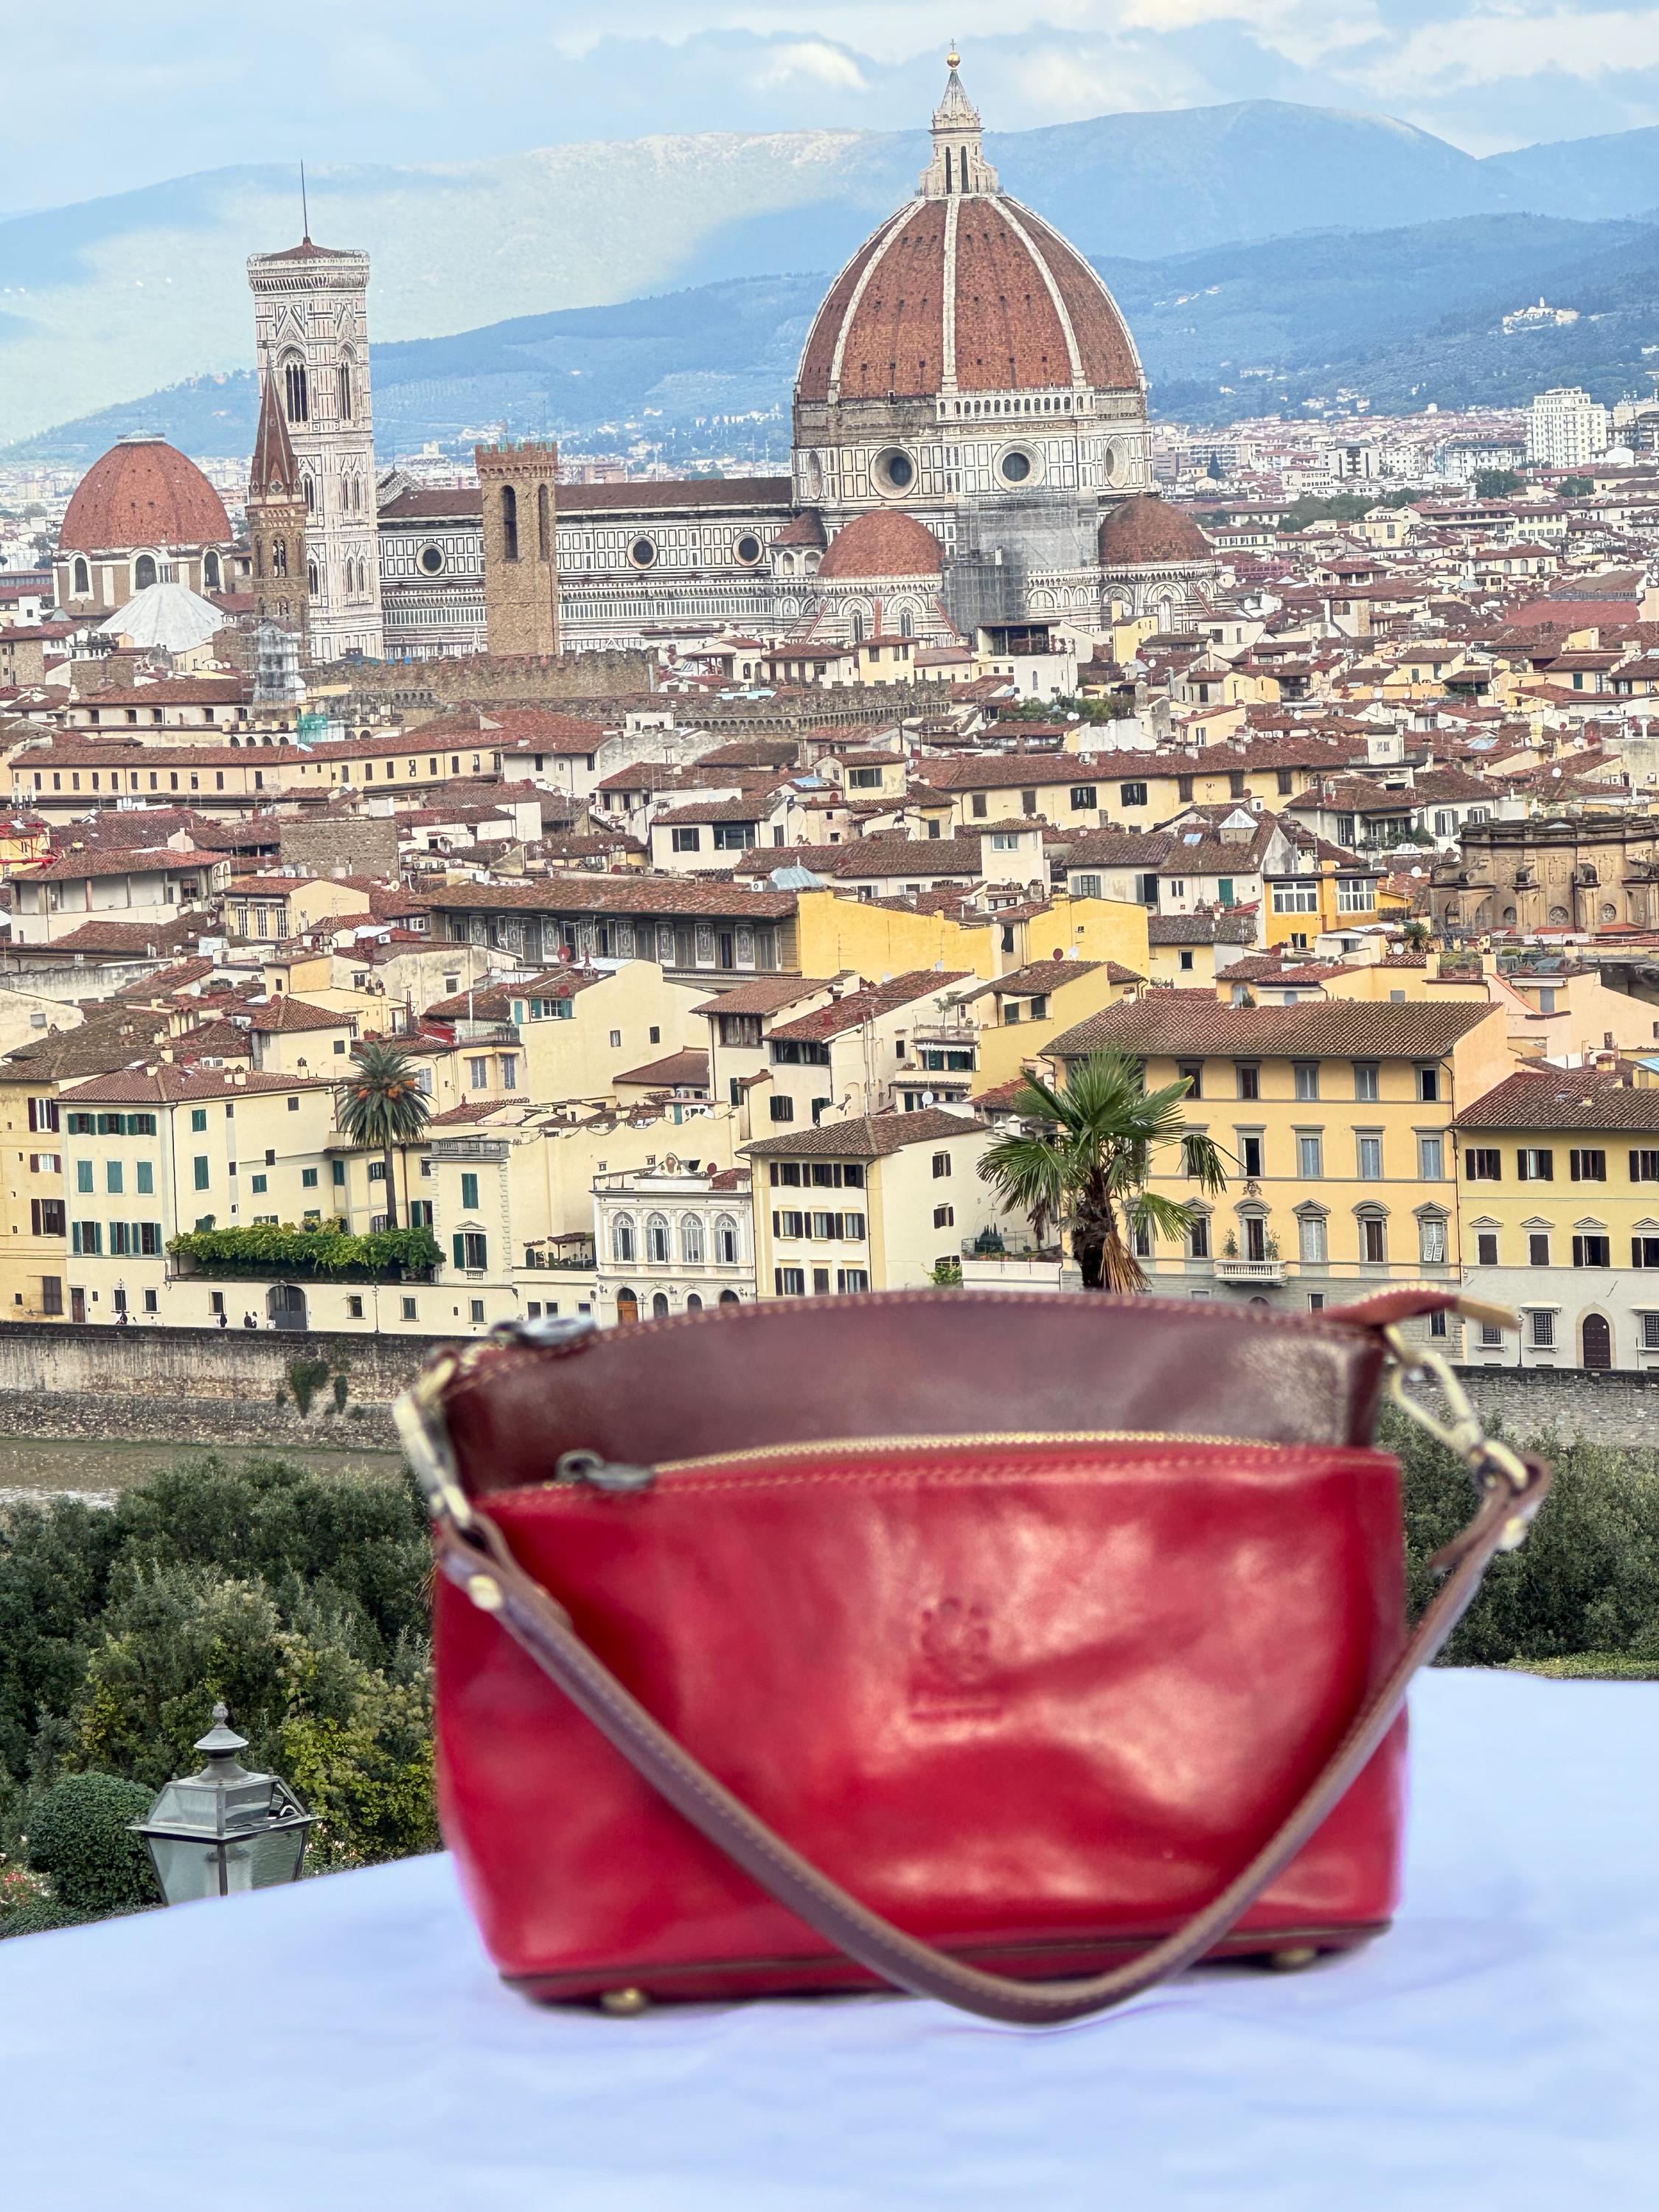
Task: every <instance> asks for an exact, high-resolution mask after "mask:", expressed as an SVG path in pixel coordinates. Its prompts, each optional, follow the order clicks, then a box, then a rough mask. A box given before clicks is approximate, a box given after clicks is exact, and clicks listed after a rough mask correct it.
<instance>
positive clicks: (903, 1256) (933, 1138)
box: [744, 1107, 1002, 1298]
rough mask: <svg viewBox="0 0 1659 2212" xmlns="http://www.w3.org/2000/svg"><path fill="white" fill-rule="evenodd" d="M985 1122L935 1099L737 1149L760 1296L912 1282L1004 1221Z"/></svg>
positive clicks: (950, 1262)
mask: <svg viewBox="0 0 1659 2212" xmlns="http://www.w3.org/2000/svg"><path fill="white" fill-rule="evenodd" d="M993 1142H994V1136H993V1134H992V1132H991V1131H990V1130H988V1129H987V1128H986V1127H985V1126H984V1125H983V1123H981V1122H980V1121H975V1119H973V1118H972V1117H971V1116H970V1115H968V1114H965V1113H951V1112H948V1111H946V1110H945V1109H943V1108H940V1107H932V1108H928V1109H923V1110H921V1111H920V1112H917V1113H914V1114H893V1113H888V1114H878V1115H870V1116H867V1117H864V1116H860V1118H858V1119H855V1120H853V1121H826V1122H823V1124H822V1125H821V1126H820V1127H817V1128H808V1129H797V1130H793V1131H792V1132H790V1133H787V1134H785V1135H781V1136H776V1137H765V1138H763V1139H761V1140H760V1141H759V1142H758V1143H757V1144H752V1145H747V1146H744V1151H745V1152H746V1153H747V1154H748V1156H749V1158H750V1162H751V1164H752V1165H753V1169H754V1178H755V1180H754V1194H755V1275H756V1283H757V1288H758V1291H759V1294H760V1296H761V1297H763V1298H774V1297H830V1296H841V1295H844V1294H847V1293H849V1292H853V1291H898V1290H916V1289H921V1288H922V1287H924V1286H925V1285H927V1284H928V1283H930V1282H932V1281H933V1279H934V1278H935V1276H936V1274H937V1273H938V1272H939V1270H940V1269H942V1268H952V1267H958V1266H959V1265H960V1263H961V1259H962V1253H963V1246H964V1244H969V1245H971V1243H973V1241H974V1239H975V1237H977V1236H978V1235H979V1234H980V1233H981V1231H984V1230H987V1229H991V1228H994V1227H996V1226H997V1225H999V1224H1000V1220H1001V1218H1002V1217H1001V1215H1000V1210H999V1207H998V1205H997V1201H996V1199H995V1197H994V1194H993V1193H992V1191H991V1188H990V1187H989V1185H988V1184H987V1183H985V1182H981V1180H980V1177H979V1175H978V1172H977V1170H978V1165H979V1162H980V1161H981V1159H982V1158H984V1156H985V1153H986V1152H987V1149H988V1148H989V1146H991V1145H992V1143H993Z"/></svg>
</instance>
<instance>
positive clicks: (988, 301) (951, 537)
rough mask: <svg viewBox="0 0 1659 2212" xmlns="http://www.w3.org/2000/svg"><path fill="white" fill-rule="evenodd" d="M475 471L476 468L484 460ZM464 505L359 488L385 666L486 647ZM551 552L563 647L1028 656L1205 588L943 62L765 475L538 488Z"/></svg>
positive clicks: (442, 496)
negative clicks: (929, 110) (894, 200)
mask: <svg viewBox="0 0 1659 2212" xmlns="http://www.w3.org/2000/svg"><path fill="white" fill-rule="evenodd" d="M479 466H480V470H481V471H482V472H483V473H485V474H489V473H490V472H492V471H493V472H494V473H495V474H496V475H499V473H500V466H501V465H500V460H499V457H498V456H497V455H496V454H495V452H494V450H493V449H481V451H480V455H479ZM486 496H489V493H488V492H486V493H485V494H483V495H481V494H480V492H479V491H478V490H477V489H473V488H471V487H467V488H465V489H457V490H453V491H434V490H428V489H423V488H420V487H417V486H415V485H413V484H410V483H407V482H403V481H399V480H398V479H397V478H396V477H393V478H392V479H390V480H388V481H387V482H386V483H385V484H384V485H383V494H382V503H381V507H380V578H381V593H382V599H383V604H384V606H385V611H386V630H385V638H386V654H387V657H388V658H390V659H426V658H429V657H432V656H434V655H436V654H447V653H465V652H469V651H482V650H483V649H484V647H485V642H486V637H487V635H488V623H487V618H486V588H485V586H486V574H485V570H486V557H487V556H486V544H485V532H484V527H483V520H484V518H483V500H484V497H486ZM555 536H556V566H557V571H558V609H557V627H558V635H559V637H560V640H561V642H562V646H563V647H564V648H565V649H567V650H580V649H582V648H584V647H589V648H593V647H611V646H637V645H640V644H641V643H646V644H649V643H651V642H653V641H658V640H660V639H663V638H665V637H667V636H670V635H675V634H681V635H684V633H687V632H692V633H695V632H696V631H698V630H704V631H709V630H714V629H737V630H741V631H747V632H750V633H753V634H756V635H759V636H761V637H764V638H767V639H779V638H791V637H796V638H801V639H811V640H813V641H821V642H826V643H827V642H830V641H851V640H857V639H860V638H863V637H867V636H872V635H879V634H881V633H882V632H884V631H891V632H893V633H894V634H896V635H903V636H913V637H915V638H917V639H920V640H923V641H939V642H943V641H952V640H956V639H958V638H961V639H967V640H969V641H971V640H972V639H973V638H974V637H975V635H976V634H978V633H979V632H981V631H989V632H990V633H991V634H992V635H994V636H998V635H1000V636H1002V637H1004V638H1006V637H1011V636H1015V635H1018V636H1020V637H1023V638H1024V639H1027V640H1029V639H1030V637H1031V636H1032V635H1033V633H1041V632H1042V630H1044V629H1047V628H1048V627H1049V626H1051V625H1053V624H1054V623H1067V624H1071V625H1074V626H1076V627H1078V628H1080V629H1096V628H1098V627H1100V626H1102V625H1103V624H1104V623H1108V622H1109V620H1110V619H1111V618H1112V617H1113V615H1114V613H1125V614H1146V615H1150V616H1152V617H1155V618H1157V619H1158V620H1159V621H1160V622H1161V623H1163V624H1164V626H1166V627H1173V626H1176V625H1178V624H1179V623H1182V621H1183V620H1187V619H1189V618H1190V617H1192V616H1193V615H1194V613H1195V612H1196V611H1198V610H1199V609H1200V607H1201V606H1202V605H1203V604H1204V601H1205V594H1206V587H1207V586H1208V585H1209V583H1210V582H1211V581H1212V580H1213V578H1214V575H1215V574H1216V568H1215V561H1214V556H1213V554H1212V550H1211V548H1210V546H1209V544H1208V543H1207V541H1206V538H1204V535H1203V533H1202V532H1201V531H1200V529H1199V528H1198V526H1196V524H1194V522H1193V521H1192V520H1190V519H1189V518H1188V517H1187V516H1186V515H1184V514H1182V513H1180V512H1179V511H1178V510H1177V509H1176V508H1173V507H1166V506H1165V505H1164V502H1163V501H1160V500H1158V499H1157V498H1156V497H1155V496H1153V495H1152V457H1151V446H1150V438H1149V435H1148V430H1147V421H1146V378H1145V375H1144V374H1143V373H1142V370H1141V366H1140V361H1139V356H1138V354H1137V353H1136V350H1135V346H1134V341H1133V337H1131V336H1130V333H1129V331H1128V327H1127V325H1126V323H1125V322H1124V319H1123V317H1122V315H1121V313H1120V312H1119V310H1118V307H1117V305H1116V303H1115V301H1114V300H1113V298H1112V296H1111V295H1110V293H1109V291H1108V290H1107V289H1106V286H1105V285H1104V284H1103V283H1102V281H1101V279H1100V278H1099V276H1097V274H1096V272H1095V271H1094V270H1093V269H1092V268H1091V266H1090V264H1089V263H1088V262H1087V261H1086V260H1085V258H1084V257H1083V256H1082V255H1081V254H1080V253H1079V252H1077V251H1076V249H1075V248H1074V247H1073V246H1069V245H1068V244H1067V243H1066V240H1064V239H1062V238H1061V237H1060V235H1059V234H1058V233H1057V232H1055V231H1054V229H1053V228H1051V227H1050V226H1049V225H1048V223H1046V222H1043V220H1042V217H1041V216H1037V215H1036V214H1034V213H1033V212H1032V211H1031V210H1030V209H1028V208H1025V207H1023V206H1021V205H1020V204H1019V203H1018V202H1017V201H1016V200H1014V199H1012V197H1009V196H1008V195H1007V194H1006V193H1005V192H1004V191H1003V190H1002V188H1001V184H1000V179H999V178H998V176H997V173H996V171H995V170H994V168H993V167H992V166H991V165H990V163H989V162H988V161H987V160H986V158H985V152H984V143H983V131H982V125H981V119H980V117H979V114H978V112H977V111H976V110H975V107H974V106H973V104H972V102H971V101H970V100H969V98H968V95H967V93H966V92H965V90H964V89H963V84H962V80H961V78H960V76H958V74H957V57H956V56H955V55H952V56H951V62H950V76H949V79H948V82H947V83H946V86H945V96H944V98H943V100H941V101H940V103H939V108H938V110H937V111H936V112H935V114H934V117H933V158H932V161H930V163H929V165H928V167H927V169H926V170H925V171H924V173H923V174H922V177H921V181H920V184H919V185H918V188H917V192H916V195H915V197H914V198H913V199H912V200H910V201H908V202H907V204H905V205H904V206H903V207H902V208H901V209H900V210H898V211H897V213H896V215H894V216H891V217H890V219H889V220H888V221H887V222H884V223H883V224H882V225H881V226H880V227H879V228H878V229H877V230H876V231H875V233H874V234H872V236H871V237H870V238H868V239H867V240H866V241H865V242H864V244H863V245H862V246H860V248H859V250H858V252H856V253H855V254H854V256H853V258H852V259H851V260H850V261H849V262H848V264H847V265H846V267H845V268H844V269H843V270H842V271H841V273H840V274H839V275H838V276H837V277H836V280H835V283H833V284H832V285H831V286H830V288H829V293H828V294H827V295H826V296H825V299H824V301H823V306H822V307H821V308H820V309H819V311H818V313H817V317H816V318H815V319H814V321H813V324H812V327H811V331H810V333H809V334H808V337H807V340H806V344H805V349H804V351H803V354H802V357H801V363H800V368H799V374H798V376H797V380H796V385H795V393H794V410H793V464H792V468H791V472H790V474H789V475H788V476H787V477H750V478H744V479H726V480H718V479H709V478H689V479H684V480H682V481H678V482H666V483H664V482H648V481H641V482H634V483H611V484H564V485H561V486H560V487H559V489H558V493H557V513H556V526H555ZM495 557H497V556H495V554H494V553H493V552H492V553H491V554H490V556H489V558H490V559H491V560H492V561H493V559H494V558H495Z"/></svg>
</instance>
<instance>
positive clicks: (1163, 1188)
mask: <svg viewBox="0 0 1659 2212" xmlns="http://www.w3.org/2000/svg"><path fill="white" fill-rule="evenodd" d="M1109 1046H1116V1047H1117V1048H1120V1049H1121V1050H1123V1051H1125V1052H1128V1053H1131V1054H1134V1055H1135V1056H1136V1057H1137V1058H1139V1060H1142V1061H1143V1062H1144V1064H1145V1066H1146V1083H1147V1087H1148V1088H1149V1089H1151V1090H1159V1089H1161V1088H1163V1086H1164V1085H1166V1084H1170V1083H1175V1082H1177V1081H1183V1080H1184V1081H1185V1082H1186V1083H1187V1084H1188V1101H1187V1105H1186V1109H1185V1111H1186V1118H1187V1122H1188V1127H1190V1128H1191V1129H1193V1130H1194V1131H1196V1132H1199V1133H1204V1134H1207V1135H1208V1136H1209V1137H1211V1138H1212V1139H1213V1140H1214V1142H1215V1143H1216V1145H1217V1146H1218V1147H1219V1148H1220V1150H1221V1152H1222V1155H1223V1158H1224V1159H1225V1161H1226V1163H1227V1172H1228V1186H1227V1188H1226V1190H1225V1192H1224V1193H1223V1194H1221V1195H1220V1196H1219V1197H1218V1198H1215V1199H1213V1200H1209V1199H1202V1198H1200V1216H1199V1219H1198V1221H1197V1223H1196V1224H1195V1226H1194V1231H1193V1233H1192V1234H1191V1235H1190V1236H1189V1237H1188V1239H1187V1240H1186V1243H1185V1244H1184V1246H1183V1248H1182V1249H1181V1250H1179V1251H1171V1250H1169V1249H1164V1248H1163V1247H1160V1246H1158V1245H1157V1244H1152V1245H1149V1246H1148V1249H1147V1250H1146V1255H1145V1264H1146V1266H1147V1267H1148V1272H1149V1273H1151V1274H1152V1277H1153V1279H1154V1287H1155V1288H1156V1289H1157V1290H1158V1291H1163V1292H1164V1293H1166V1294H1169V1295H1172V1296H1175V1297H1218V1296H1221V1297H1227V1296H1244V1297H1252V1298H1259V1299H1261V1300H1262V1301H1263V1302H1265V1303H1267V1304H1285V1303H1291V1304H1298V1305H1302V1306H1304V1307H1309V1306H1311V1307H1315V1308H1317V1307H1319V1306H1322V1305H1324V1304H1338V1303H1340V1302H1341V1301H1343V1300H1345V1299H1351V1298H1354V1297H1363V1296H1364V1295H1365V1294H1366V1292H1367V1291H1370V1290H1374V1289H1376V1288H1378V1287H1380V1286H1383V1285H1387V1284H1388V1283H1389V1282H1416V1281H1419V1280H1421V1279H1425V1278H1429V1279H1444V1280H1445V1281H1447V1282H1448V1283H1449V1284H1455V1283H1456V1281H1457V1279H1458V1274H1457V1269H1458V1261H1459V1254H1458V1245H1457V1182H1456V1179H1455V1158H1454V1152H1453V1146H1452V1138H1451V1131H1452V1127H1453V1125H1454V1122H1455V1116H1456V1113H1457V1109H1458V1107H1459V1105H1460V1103H1467V1102H1469V1101H1471V1100H1473V1099H1474V1098H1477V1097H1480V1096H1481V1095H1483V1094H1484V1093H1485V1092H1486V1091H1489V1090H1490V1089H1492V1087H1493V1086H1494V1085H1496V1084H1497V1083H1498V1082H1499V1081H1501V1080H1502V1079H1503V1078H1504V1075H1505V1074H1507V1073H1508V1072H1509V1069H1510V1065H1511V1062H1510V1056H1509V1048H1508V1044H1507V1041H1506V1037H1505V1024H1504V1015H1503V1012H1502V1011H1501V1009H1499V1008H1498V1007H1495V1006H1430V1005H1427V1004H1424V1003H1420V1002H1419V1003H1417V1004H1407V1005H1405V1006H1396V1005H1394V1004H1392V1003H1389V1004H1387V1005H1377V1006H1372V1005H1355V1004H1339V1003H1328V1002H1321V1001H1310V1002H1308V1003H1306V1004H1301V1005H1297V1006H1248V1007H1233V1006H1222V1005H1220V1004H1219V1003H1218V1000H1217V999H1216V997H1215V995H1214V994H1213V993H1212V992H1197V991H1160V992H1153V993H1151V994H1147V995H1146V996H1145V997H1144V998H1140V999H1138V1000H1133V1001H1129V1002H1127V1003H1125V1004H1122V1005H1119V1006H1112V1007H1109V1008H1108V1009H1107V1011H1106V1012H1104V1013H1102V1014H1097V1015H1096V1016H1095V1017H1094V1018H1093V1019H1092V1020H1090V1021H1087V1022H1084V1023H1082V1024H1079V1026H1078V1027H1077V1028H1076V1029H1074V1030H1069V1031H1067V1032H1066V1033H1065V1034H1064V1035H1062V1036H1059V1037H1056V1038H1055V1039H1054V1041H1053V1042H1052V1043H1051V1044H1050V1046H1049V1048H1048V1052H1049V1057H1050V1060H1051V1061H1052V1062H1053V1063H1054V1065H1055V1066H1056V1067H1057V1068H1059V1069H1062V1070H1063V1069H1064V1068H1065V1067H1066V1066H1067V1065H1068V1064H1069V1063H1071V1062H1073V1061H1075V1060H1080V1059H1084V1058H1086V1057H1087V1055H1088V1054H1091V1053H1092V1052H1097V1051H1099V1050H1101V1049H1102V1048H1105V1047H1109ZM1153 1188H1155V1189H1157V1190H1158V1191H1159V1192H1161V1193H1162V1194H1164V1195H1165V1196H1167V1197H1170V1198H1173V1199H1177V1200H1182V1199H1191V1198H1194V1197H1198V1196H1199V1194H1198V1193H1197V1191H1196V1188H1195V1186H1194V1184H1193V1183H1191V1182H1189V1181H1188V1178H1187V1177H1186V1176H1185V1174H1184V1173H1183V1171H1182V1156H1181V1152H1180V1151H1179V1149H1178V1148H1174V1147H1172V1148H1171V1149H1170V1152H1168V1154H1167V1155H1166V1156H1165V1157H1164V1158H1162V1159H1160V1160H1159V1161H1158V1162H1157V1163H1156V1166H1155V1170H1154V1176H1153Z"/></svg>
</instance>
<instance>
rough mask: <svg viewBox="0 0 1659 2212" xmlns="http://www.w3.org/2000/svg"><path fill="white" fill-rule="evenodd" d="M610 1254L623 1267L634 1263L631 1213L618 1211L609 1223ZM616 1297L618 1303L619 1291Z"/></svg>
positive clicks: (619, 1299)
mask: <svg viewBox="0 0 1659 2212" xmlns="http://www.w3.org/2000/svg"><path fill="white" fill-rule="evenodd" d="M611 1258H612V1259H613V1260H617V1261H621V1263H622V1264H623V1267H632V1266H633V1264H634V1217H633V1215H632V1214H631V1213H619V1214H618V1215H617V1218H616V1219H615V1220H614V1221H613V1222H612V1223H611ZM621 1300H622V1292H621V1291H617V1302H618V1304H620V1303H621Z"/></svg>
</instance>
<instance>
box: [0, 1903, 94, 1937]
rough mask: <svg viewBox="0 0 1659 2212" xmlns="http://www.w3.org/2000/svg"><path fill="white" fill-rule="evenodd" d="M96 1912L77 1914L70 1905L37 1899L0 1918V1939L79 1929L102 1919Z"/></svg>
mask: <svg viewBox="0 0 1659 2212" xmlns="http://www.w3.org/2000/svg"><path fill="white" fill-rule="evenodd" d="M103 1917H105V1916H104V1915H103V1914H101V1913H97V1912H77V1911H76V1910H75V1909H74V1907H73V1906H72V1905H60V1904H58V1900H57V1899H56V1898H52V1897H40V1898H37V1899H35V1901H34V1903H33V1905H19V1906H18V1908H17V1910H16V1911H15V1912H8V1913H7V1914H5V1915H4V1917H0V1938H3V1937H5V1936H45V1935H47V1934H49V1933H50V1932H51V1930H52V1929H54V1928H80V1927H82V1926H83V1925H84V1924H85V1923H86V1922H88V1920H99V1919H102V1918H103Z"/></svg>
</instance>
